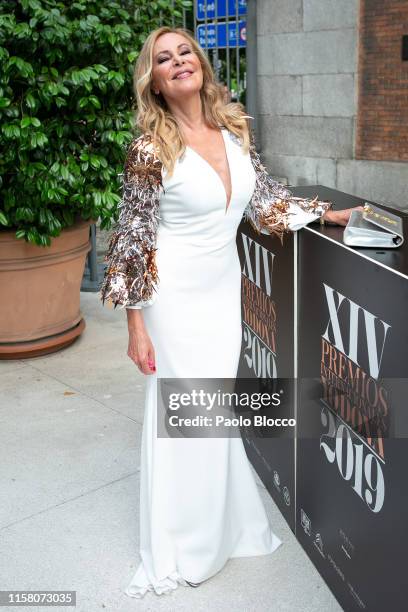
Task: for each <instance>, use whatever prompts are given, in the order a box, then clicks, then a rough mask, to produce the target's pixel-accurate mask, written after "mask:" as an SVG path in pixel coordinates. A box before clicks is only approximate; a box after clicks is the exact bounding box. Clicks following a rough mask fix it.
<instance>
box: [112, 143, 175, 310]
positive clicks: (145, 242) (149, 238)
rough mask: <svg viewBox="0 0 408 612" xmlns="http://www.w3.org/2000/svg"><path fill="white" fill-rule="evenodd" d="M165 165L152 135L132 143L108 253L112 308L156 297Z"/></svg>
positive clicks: (136, 305) (143, 303) (148, 302)
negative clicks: (159, 226) (153, 143)
mask: <svg viewBox="0 0 408 612" xmlns="http://www.w3.org/2000/svg"><path fill="white" fill-rule="evenodd" d="M161 169H162V163H161V162H160V160H159V159H158V158H157V156H156V155H155V153H154V148H153V145H152V143H151V141H150V138H149V137H148V136H146V135H142V136H140V137H139V138H136V139H134V140H133V141H132V142H131V144H130V145H129V149H128V153H127V157H126V162H125V167H124V172H123V174H122V175H121V176H122V189H123V191H122V200H121V202H120V203H119V220H118V222H117V224H116V226H115V227H114V231H113V233H112V236H111V238H110V241H109V245H108V250H107V253H106V256H105V261H106V262H107V264H108V265H107V268H106V271H105V276H104V279H103V282H102V285H101V290H100V296H101V300H102V303H103V304H104V303H105V301H108V302H110V303H112V304H114V307H115V308H116V306H118V305H121V306H122V307H123V308H125V307H127V306H129V307H143V306H145V305H150V304H151V303H152V302H153V301H154V299H155V291H156V290H157V285H158V280H159V279H158V272H157V268H156V261H155V251H156V248H155V246H156V237H157V226H158V221H159V200H160V194H161V191H162V189H163V186H162V174H161Z"/></svg>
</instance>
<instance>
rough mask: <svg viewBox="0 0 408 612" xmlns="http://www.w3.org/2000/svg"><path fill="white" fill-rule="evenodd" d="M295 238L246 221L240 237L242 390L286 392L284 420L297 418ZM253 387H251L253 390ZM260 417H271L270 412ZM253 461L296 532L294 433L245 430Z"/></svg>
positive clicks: (238, 234) (240, 372)
mask: <svg viewBox="0 0 408 612" xmlns="http://www.w3.org/2000/svg"><path fill="white" fill-rule="evenodd" d="M294 239H295V238H294V236H293V235H292V234H288V235H287V236H285V238H284V244H283V245H282V244H281V242H280V240H279V239H278V238H277V237H272V236H270V235H269V234H268V235H266V234H265V235H264V234H257V233H256V232H255V231H254V230H253V229H252V227H251V226H250V225H249V223H247V222H244V221H243V222H242V223H241V224H240V226H239V228H238V233H237V247H238V253H239V257H240V262H241V271H242V282H241V297H242V299H241V304H242V349H241V358H240V363H239V368H238V380H237V387H238V388H239V387H240V386H241V387H242V386H245V385H246V386H248V380H247V379H249V378H251V377H252V378H257V379H259V390H265V389H269V390H274V391H275V392H278V393H281V394H282V397H284V398H285V401H284V402H283V403H282V412H284V414H280V416H284V417H286V418H288V419H293V418H294V416H295V414H294V393H295V389H294V381H293V376H294ZM251 387H252V386H251ZM259 414H260V415H262V414H263V415H265V416H268V415H269V411H268V409H267V408H261V409H260V410H259ZM241 435H242V439H243V441H244V444H245V448H246V451H247V454H248V457H249V459H250V461H251V463H252V465H253V466H254V468H255V469H256V471H257V473H258V474H259V477H260V479H261V480H262V482H263V483H264V485H265V487H266V488H267V490H268V491H269V493H270V494H271V496H272V498H273V499H274V501H275V503H276V504H277V505H278V507H279V508H280V510H281V512H282V514H283V516H284V517H285V519H286V520H287V522H288V524H289V526H290V527H291V529H292V530H294V529H295V463H294V458H295V428H294V427H292V428H289V429H285V430H282V432H281V433H279V434H276V433H275V435H274V437H273V438H271V434H270V431H269V430H268V428H267V427H266V428H259V427H258V428H254V427H252V426H246V427H241Z"/></svg>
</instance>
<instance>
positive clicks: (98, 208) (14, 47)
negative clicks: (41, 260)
mask: <svg viewBox="0 0 408 612" xmlns="http://www.w3.org/2000/svg"><path fill="white" fill-rule="evenodd" d="M190 6H191V2H189V1H187V0H173V1H171V0H157V1H144V0H132V1H130V0H121V1H105V0H77V1H76V2H68V1H67V2H65V1H64V2H60V1H57V0H19V1H16V0H11V1H9V0H2V1H1V6H0V124H1V129H0V146H1V154H0V230H1V229H3V230H5V229H7V230H10V229H13V230H15V231H16V236H17V237H18V238H22V239H25V240H26V241H28V242H32V243H35V244H38V245H44V246H47V245H49V244H50V242H51V240H50V238H51V237H52V236H58V235H59V234H60V232H61V230H62V229H63V228H64V227H68V226H70V225H72V224H73V223H75V222H76V221H77V220H79V219H81V218H82V219H97V218H99V219H100V220H101V227H102V228H103V229H109V228H110V227H111V225H112V222H113V221H114V220H116V218H117V203H118V201H119V199H120V181H119V178H118V174H119V173H121V172H122V169H123V159H124V149H125V148H126V147H127V145H128V144H129V142H130V140H131V138H132V118H133V114H134V113H133V110H132V106H133V94H132V74H133V67H134V63H135V60H136V58H137V55H138V52H139V50H140V48H141V45H142V44H143V42H144V40H145V39H146V36H147V34H148V33H149V32H150V31H151V30H152V29H154V28H156V27H158V26H159V25H162V24H167V23H169V24H171V23H172V21H173V22H174V20H175V23H176V25H180V23H181V18H182V9H183V8H189V7H190Z"/></svg>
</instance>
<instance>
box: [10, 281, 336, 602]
mask: <svg viewBox="0 0 408 612" xmlns="http://www.w3.org/2000/svg"><path fill="white" fill-rule="evenodd" d="M81 309H82V312H83V314H84V316H85V319H86V324H87V327H86V329H85V331H84V333H83V335H82V336H81V337H80V338H79V339H78V340H77V341H76V342H75V343H74V344H73V345H72V346H70V347H68V348H66V349H64V350H62V351H60V352H58V353H55V354H53V355H49V356H45V357H37V358H33V359H28V360H23V361H2V362H1V361H0V388H1V396H0V398H1V399H0V422H1V431H2V444H1V447H0V478H1V483H2V491H1V499H2V503H1V506H0V537H1V554H0V590H43V589H49V590H75V591H76V592H77V606H76V608H71V607H53V608H47V609H50V610H60V611H61V612H62V611H64V612H65V611H67V610H76V611H77V612H94V611H98V610H106V611H107V612H118V611H120V612H127V611H134V610H138V611H141V612H144V611H145V610H155V611H156V610H157V611H161V610H166V611H172V612H173V611H176V610H177V612H179V611H180V612H183V611H186V612H187V611H188V612H190V611H191V610H194V612H199V611H204V610H205V611H206V612H222V611H223V610H226V611H228V612H230V611H231V610H235V611H237V612H238V611H239V612H241V611H243V612H249V611H250V612H252V611H255V610H256V611H259V612H262V611H265V612H266V611H267V612H271V611H273V612H296V611H299V612H300V611H301V612H318V611H319V612H320V611H321V612H339V611H340V610H341V608H340V606H339V605H338V604H337V602H336V600H335V599H334V597H333V596H332V595H331V593H330V591H329V590H328V588H327V587H326V586H325V584H324V582H323V580H322V579H321V578H320V576H319V574H318V573H317V572H316V570H315V569H314V566H313V565H312V563H311V562H310V561H309V559H308V558H307V556H306V554H305V553H304V552H303V550H302V548H301V547H300V545H299V544H298V543H297V541H296V540H295V538H294V536H293V534H292V533H291V531H290V530H289V528H288V527H287V525H286V523H285V521H284V520H283V518H282V517H281V515H280V512H279V511H278V509H277V508H276V506H275V504H274V503H273V501H272V500H271V498H270V497H269V495H268V493H267V492H266V491H265V489H264V487H263V485H262V483H261V482H260V481H259V479H258V478H257V481H258V485H259V487H260V490H261V494H262V498H263V500H264V503H265V505H266V508H267V511H268V514H269V517H270V520H271V523H272V525H273V527H274V531H275V532H276V534H277V535H278V536H279V537H280V538H281V539H282V540H283V546H281V547H280V548H279V549H278V550H277V551H276V553H274V554H273V555H265V556H263V557H249V558H240V559H231V560H230V561H229V562H228V563H227V564H226V566H225V567H224V568H223V570H222V571H220V572H219V573H218V574H217V575H216V576H214V577H213V578H211V579H210V580H208V581H207V582H206V583H204V584H203V585H201V586H200V587H198V588H196V589H194V588H191V587H188V588H187V587H179V588H178V589H177V590H176V591H175V592H173V593H171V594H170V595H166V596H161V597H158V596H156V595H154V594H152V593H148V594H146V596H145V597H144V599H142V600H137V599H132V598H129V597H128V596H126V595H125V594H124V593H123V591H124V589H125V588H126V586H127V584H128V583H129V581H130V579H131V578H132V575H133V573H134V572H135V571H136V568H137V565H138V563H139V556H138V552H137V551H138V488H139V452H140V437H141V431H142V421H143V386H144V377H143V375H141V374H139V372H138V370H137V368H136V366H135V365H134V364H133V363H132V362H131V360H130V359H129V358H128V357H127V355H126V351H127V327H126V312H125V311H124V310H120V311H118V310H116V311H114V310H110V309H108V308H106V307H105V308H103V307H102V305H101V302H100V301H99V296H98V294H97V293H81ZM2 609H4V610H6V609H7V608H2ZM9 609H10V610H14V609H15V608H14V607H13V608H9ZM18 609H19V610H41V609H45V608H42V607H21V608H18Z"/></svg>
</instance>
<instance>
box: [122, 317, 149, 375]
mask: <svg viewBox="0 0 408 612" xmlns="http://www.w3.org/2000/svg"><path fill="white" fill-rule="evenodd" d="M127 316H128V330H129V345H128V352H127V354H128V357H130V358H131V359H132V361H134V362H135V364H136V365H137V367H138V368H139V370H140V371H141V372H142V374H154V373H155V371H156V358H155V354H154V346H153V343H152V341H151V340H150V336H149V334H148V333H147V331H146V328H145V326H144V322H143V316H142V312H141V310H140V309H135V310H134V309H130V308H128V309H127Z"/></svg>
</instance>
